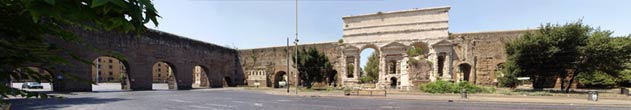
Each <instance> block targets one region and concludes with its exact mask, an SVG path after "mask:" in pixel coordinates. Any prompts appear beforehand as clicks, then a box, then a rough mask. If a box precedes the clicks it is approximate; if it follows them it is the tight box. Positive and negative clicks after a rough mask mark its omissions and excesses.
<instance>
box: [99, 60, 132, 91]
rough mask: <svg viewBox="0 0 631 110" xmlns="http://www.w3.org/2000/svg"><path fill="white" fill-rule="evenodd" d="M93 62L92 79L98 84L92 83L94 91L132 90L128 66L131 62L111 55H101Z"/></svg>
mask: <svg viewBox="0 0 631 110" xmlns="http://www.w3.org/2000/svg"><path fill="white" fill-rule="evenodd" d="M93 63H94V64H95V65H94V66H92V68H91V72H92V74H91V76H92V78H91V79H92V81H93V82H95V83H96V85H92V91H100V90H103V91H112V90H131V87H130V85H131V84H130V80H129V70H128V68H129V67H128V66H127V65H129V64H128V63H127V62H126V61H124V60H119V59H118V58H114V57H111V56H100V57H97V58H95V59H94V60H93ZM117 83H119V84H120V85H119V84H117ZM118 86H120V87H118Z"/></svg>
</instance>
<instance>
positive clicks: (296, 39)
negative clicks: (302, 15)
mask: <svg viewBox="0 0 631 110" xmlns="http://www.w3.org/2000/svg"><path fill="white" fill-rule="evenodd" d="M295 35H296V36H295V38H294V39H295V40H294V45H295V47H294V48H295V51H296V54H295V56H296V60H294V61H295V62H294V65H295V67H296V95H298V82H300V76H299V74H300V71H299V70H298V41H299V40H298V0H296V34H295Z"/></svg>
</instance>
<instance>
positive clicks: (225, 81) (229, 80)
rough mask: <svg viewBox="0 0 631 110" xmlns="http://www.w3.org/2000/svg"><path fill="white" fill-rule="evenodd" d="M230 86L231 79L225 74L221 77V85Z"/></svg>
mask: <svg viewBox="0 0 631 110" xmlns="http://www.w3.org/2000/svg"><path fill="white" fill-rule="evenodd" d="M230 86H232V79H230V77H228V76H226V77H224V78H223V87H230Z"/></svg>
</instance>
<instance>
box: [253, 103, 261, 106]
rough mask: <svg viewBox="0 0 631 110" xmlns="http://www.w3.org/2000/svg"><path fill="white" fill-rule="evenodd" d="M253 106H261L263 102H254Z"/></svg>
mask: <svg viewBox="0 0 631 110" xmlns="http://www.w3.org/2000/svg"><path fill="white" fill-rule="evenodd" d="M254 106H259V107H262V106H263V104H261V103H254Z"/></svg>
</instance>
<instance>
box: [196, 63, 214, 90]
mask: <svg viewBox="0 0 631 110" xmlns="http://www.w3.org/2000/svg"><path fill="white" fill-rule="evenodd" d="M207 71H208V69H206V67H203V66H201V65H198V66H195V67H193V84H192V85H191V86H192V87H193V88H209V87H210V81H209V80H208V73H207Z"/></svg>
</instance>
